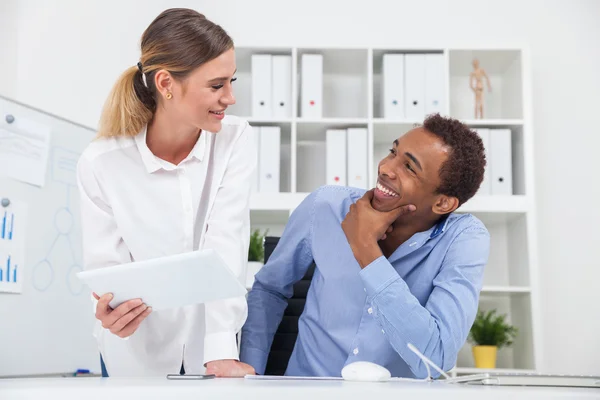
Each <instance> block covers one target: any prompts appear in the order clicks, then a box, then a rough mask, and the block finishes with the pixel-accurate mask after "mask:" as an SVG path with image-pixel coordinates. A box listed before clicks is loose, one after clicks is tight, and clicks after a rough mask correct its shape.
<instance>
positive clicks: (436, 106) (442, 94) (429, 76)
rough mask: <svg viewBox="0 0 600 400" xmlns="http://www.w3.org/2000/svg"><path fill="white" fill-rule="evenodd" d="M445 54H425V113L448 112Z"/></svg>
mask: <svg viewBox="0 0 600 400" xmlns="http://www.w3.org/2000/svg"><path fill="white" fill-rule="evenodd" d="M444 70H445V68H444V55H443V54H426V55H425V115H429V114H435V113H440V114H444V113H445V112H446V102H445V99H446V84H445V81H446V79H445V75H444Z"/></svg>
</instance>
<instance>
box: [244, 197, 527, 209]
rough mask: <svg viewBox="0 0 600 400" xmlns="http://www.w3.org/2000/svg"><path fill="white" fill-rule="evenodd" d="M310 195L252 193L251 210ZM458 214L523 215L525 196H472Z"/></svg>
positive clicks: (288, 205)
mask: <svg viewBox="0 0 600 400" xmlns="http://www.w3.org/2000/svg"><path fill="white" fill-rule="evenodd" d="M309 194H310V193H308V192H299V193H254V194H252V196H251V198H250V209H252V210H292V209H294V208H296V207H297V206H298V205H299V204H300V203H301V202H302V200H304V198H305V197H306V196H308V195H309ZM458 211H459V212H469V213H499V214H508V213H525V212H527V211H528V198H527V196H474V197H473V198H472V199H471V200H469V201H468V202H467V203H465V204H464V205H463V206H462V207H461V208H460V209H459V210H458Z"/></svg>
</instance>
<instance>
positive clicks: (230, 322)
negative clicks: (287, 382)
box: [202, 124, 257, 364]
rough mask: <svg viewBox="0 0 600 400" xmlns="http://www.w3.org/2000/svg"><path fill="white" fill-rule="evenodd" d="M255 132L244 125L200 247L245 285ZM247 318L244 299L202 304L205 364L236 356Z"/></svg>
mask: <svg viewBox="0 0 600 400" xmlns="http://www.w3.org/2000/svg"><path fill="white" fill-rule="evenodd" d="M253 135H254V132H253V130H252V128H251V127H250V125H248V124H246V126H245V128H244V129H243V131H242V133H241V134H240V135H239V136H238V137H237V138H236V143H235V144H234V147H233V149H232V153H231V157H230V159H229V162H228V164H227V167H226V169H225V173H224V176H223V179H222V181H221V184H220V185H219V188H218V191H217V194H216V197H215V202H214V205H213V207H212V210H211V212H210V215H209V216H208V220H207V228H206V229H207V230H206V233H205V236H204V243H203V246H202V247H203V248H207V249H213V250H215V251H216V252H217V253H218V254H219V255H220V256H221V257H222V258H223V260H224V261H225V264H226V265H227V266H229V267H230V268H231V270H232V272H233V273H234V275H235V276H236V277H237V278H238V279H239V280H240V282H242V283H245V279H246V269H247V264H248V246H249V243H250V188H251V180H252V179H253V177H254V174H255V173H256V163H257V156H256V151H252V149H254V148H255V146H256V145H255V141H254V136H253ZM247 315H248V306H247V303H246V299H245V298H244V297H238V298H232V299H226V300H219V301H213V302H210V303H206V304H205V318H206V319H205V321H206V336H205V339H204V364H206V363H207V362H210V361H214V360H224V359H235V360H237V359H238V357H239V353H238V346H237V340H236V335H237V333H238V332H239V331H240V330H241V328H242V325H243V324H244V321H245V320H246V317H247Z"/></svg>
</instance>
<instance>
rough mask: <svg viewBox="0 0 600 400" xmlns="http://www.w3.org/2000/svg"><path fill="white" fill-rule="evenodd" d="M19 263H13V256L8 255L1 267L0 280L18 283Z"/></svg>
mask: <svg viewBox="0 0 600 400" xmlns="http://www.w3.org/2000/svg"><path fill="white" fill-rule="evenodd" d="M18 269H19V266H18V265H17V264H14V262H13V264H12V265H11V256H10V255H9V256H8V257H6V260H5V261H4V263H3V266H2V268H0V282H8V283H17V271H18Z"/></svg>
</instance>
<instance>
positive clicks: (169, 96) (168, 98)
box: [165, 92, 173, 100]
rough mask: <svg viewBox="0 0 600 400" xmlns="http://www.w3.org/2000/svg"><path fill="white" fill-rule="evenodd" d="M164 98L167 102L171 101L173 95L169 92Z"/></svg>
mask: <svg viewBox="0 0 600 400" xmlns="http://www.w3.org/2000/svg"><path fill="white" fill-rule="evenodd" d="M165 97H166V98H167V100H171V99H172V98H173V95H172V94H171V92H167V95H166V96H165Z"/></svg>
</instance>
